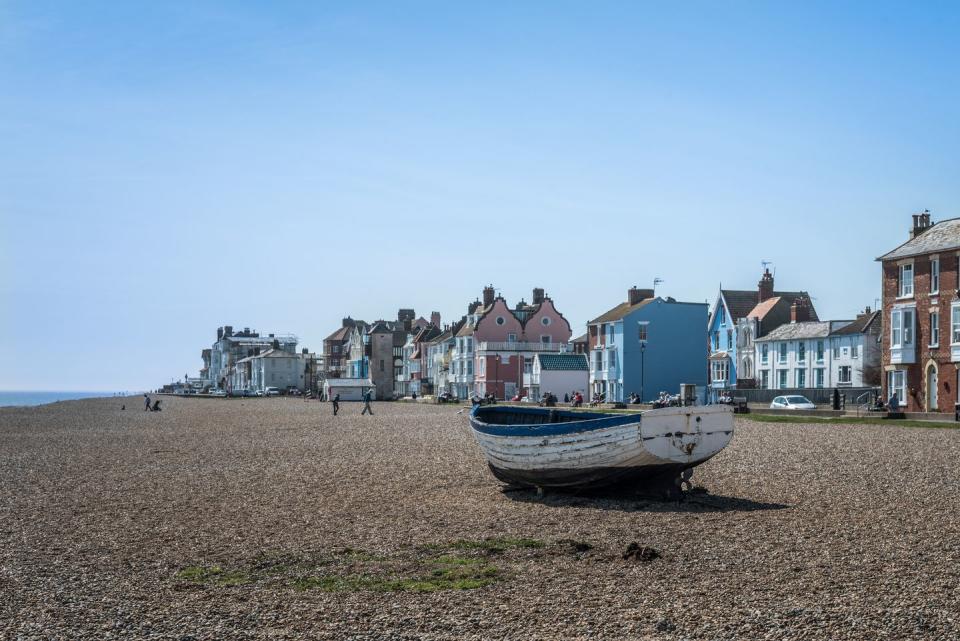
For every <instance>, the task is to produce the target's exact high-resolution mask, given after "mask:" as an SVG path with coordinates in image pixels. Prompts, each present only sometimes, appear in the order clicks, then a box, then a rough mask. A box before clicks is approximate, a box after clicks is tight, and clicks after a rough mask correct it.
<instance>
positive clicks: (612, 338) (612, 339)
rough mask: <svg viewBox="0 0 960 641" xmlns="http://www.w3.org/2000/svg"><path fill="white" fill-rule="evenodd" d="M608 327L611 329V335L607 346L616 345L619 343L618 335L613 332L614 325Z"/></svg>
mask: <svg viewBox="0 0 960 641" xmlns="http://www.w3.org/2000/svg"><path fill="white" fill-rule="evenodd" d="M607 327H608V328H609V333H608V335H607V345H613V344H614V343H616V342H617V335H616V333H615V332H614V331H613V325H607Z"/></svg>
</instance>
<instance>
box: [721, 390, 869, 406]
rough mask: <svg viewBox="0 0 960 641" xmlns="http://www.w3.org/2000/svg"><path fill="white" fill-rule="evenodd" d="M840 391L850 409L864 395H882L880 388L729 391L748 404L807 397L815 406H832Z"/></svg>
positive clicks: (731, 394)
mask: <svg viewBox="0 0 960 641" xmlns="http://www.w3.org/2000/svg"><path fill="white" fill-rule="evenodd" d="M834 389H839V390H840V395H841V396H843V395H846V397H847V401H846V406H847V408H848V409H854V405H855V404H856V402H857V398H858V397H860V396H861V395H863V394H866V393H870V392H872V393H873V394H874V396H871V397H870V398H871V400H872V399H874V398H876V395H879V394H880V388H879V387H839V388H833V387H823V388H819V387H818V388H800V389H732V390H728V393H729V394H730V396H733V397H734V398H742V397H746V399H747V402H748V403H769V402H770V401H772V400H773V399H774V398H776V397H777V396H791V395H795V394H796V395H799V396H806V397H807V398H809V399H810V402H812V403H813V404H814V405H827V406H831V405H832V403H833V390H834Z"/></svg>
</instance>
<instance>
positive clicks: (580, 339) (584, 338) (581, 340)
mask: <svg viewBox="0 0 960 641" xmlns="http://www.w3.org/2000/svg"><path fill="white" fill-rule="evenodd" d="M587 341H588V339H587V334H584V335H583V336H577V337H576V338H575V339H573V341H572V342H574V343H586V342H587Z"/></svg>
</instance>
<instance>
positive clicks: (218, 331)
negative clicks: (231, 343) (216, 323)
mask: <svg viewBox="0 0 960 641" xmlns="http://www.w3.org/2000/svg"><path fill="white" fill-rule="evenodd" d="M221 338H223V328H222V327H218V328H217V340H220V339H221Z"/></svg>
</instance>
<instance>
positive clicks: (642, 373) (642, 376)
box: [640, 341, 647, 403]
mask: <svg viewBox="0 0 960 641" xmlns="http://www.w3.org/2000/svg"><path fill="white" fill-rule="evenodd" d="M646 351H647V341H641V342H640V402H641V403H643V402H645V401H644V400H643V398H644V397H643V384H644V382H646V376H645V374H646V370H645V368H644V358H643V355H644V353H645V352H646Z"/></svg>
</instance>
